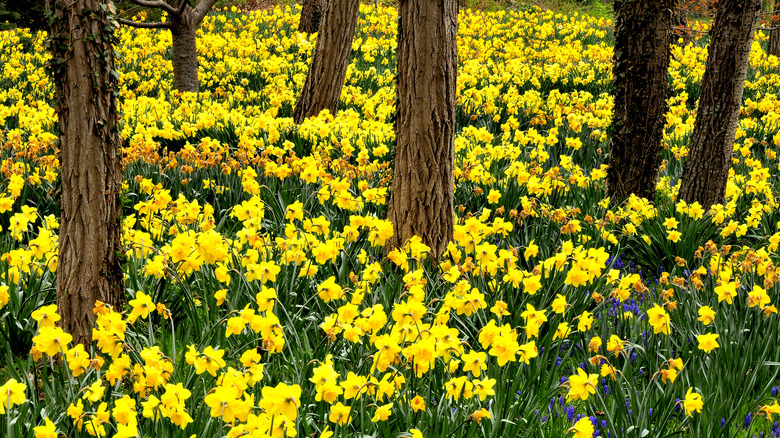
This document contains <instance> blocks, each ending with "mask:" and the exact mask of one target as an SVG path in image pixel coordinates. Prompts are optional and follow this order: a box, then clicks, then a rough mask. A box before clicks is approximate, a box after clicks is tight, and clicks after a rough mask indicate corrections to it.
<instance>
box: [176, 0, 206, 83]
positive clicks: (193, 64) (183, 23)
mask: <svg viewBox="0 0 780 438" xmlns="http://www.w3.org/2000/svg"><path fill="white" fill-rule="evenodd" d="M171 18H174V21H172V24H171V43H172V46H173V88H174V89H176V90H179V91H191V92H193V93H197V92H198V91H199V90H200V87H199V84H198V47H197V45H196V44H195V35H196V31H197V30H198V24H199V22H198V20H197V18H196V17H195V14H194V11H193V9H192V8H191V7H190V6H189V5H187V6H185V7H184V10H183V11H182V14H181V16H179V17H176V16H174V17H171Z"/></svg>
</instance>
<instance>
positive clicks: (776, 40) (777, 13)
mask: <svg viewBox="0 0 780 438" xmlns="http://www.w3.org/2000/svg"><path fill="white" fill-rule="evenodd" d="M777 3H778V0H775V4H774V6H773V7H772V20H771V23H772V30H771V31H769V50H767V53H768V54H770V55H775V56H778V57H780V28H778V26H780V8H778V4H777Z"/></svg>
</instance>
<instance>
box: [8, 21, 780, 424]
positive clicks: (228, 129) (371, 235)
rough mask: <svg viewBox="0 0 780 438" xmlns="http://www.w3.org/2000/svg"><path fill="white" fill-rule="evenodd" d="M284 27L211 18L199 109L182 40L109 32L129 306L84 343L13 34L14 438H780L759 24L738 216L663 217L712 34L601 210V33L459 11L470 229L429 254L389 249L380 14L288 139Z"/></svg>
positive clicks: (390, 40) (774, 213) (775, 220)
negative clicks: (648, 148)
mask: <svg viewBox="0 0 780 438" xmlns="http://www.w3.org/2000/svg"><path fill="white" fill-rule="evenodd" d="M297 20H298V16H297V11H296V10H293V9H290V8H275V9H269V10H264V11H255V12H252V13H250V14H249V15H244V14H243V13H239V12H238V11H230V10H227V11H220V12H219V13H215V14H212V15H210V16H209V17H208V18H207V19H206V21H205V22H204V24H203V26H201V29H200V30H199V41H198V44H199V55H200V80H201V89H202V90H203V91H202V92H201V93H200V95H199V96H196V95H192V94H185V95H180V94H177V93H176V92H173V91H171V83H172V80H171V75H172V66H171V61H170V56H171V53H170V49H169V46H170V36H169V34H168V33H166V32H158V31H150V30H136V29H124V28H123V29H121V30H120V32H119V40H120V45H119V47H118V50H119V53H120V57H119V61H118V63H119V65H118V67H117V68H118V70H119V75H120V77H119V80H120V84H121V90H120V92H119V93H120V96H121V99H120V100H121V110H122V115H123V117H122V120H121V134H122V138H123V141H124V142H125V145H126V148H125V154H124V163H125V191H124V212H125V219H124V228H125V231H124V241H125V243H126V246H127V253H126V256H127V261H126V264H125V266H126V286H127V294H128V303H127V305H126V306H125V308H122V309H108V308H105V307H101V306H98V307H97V308H96V309H95V311H96V314H97V326H96V328H95V331H94V332H93V337H94V339H95V341H94V343H93V344H92V345H91V346H90V347H89V348H86V349H85V348H83V347H78V346H77V347H74V346H73V345H72V343H69V342H68V341H69V339H68V335H67V334H65V333H63V332H61V330H59V329H58V328H56V321H57V316H56V307H53V303H55V301H56V300H55V296H54V295H55V288H54V282H55V275H56V263H57V259H56V254H57V244H58V242H57V225H58V224H57V217H58V214H59V210H58V204H57V196H58V190H59V188H58V185H57V173H58V161H57V151H56V145H55V139H56V131H55V129H56V127H55V121H56V116H55V112H54V109H53V107H52V105H53V95H52V93H53V87H52V85H51V84H50V83H49V81H48V79H47V76H46V74H45V71H44V67H43V66H44V63H45V61H46V58H47V55H46V54H45V50H44V48H43V42H44V39H43V36H42V35H40V34H39V35H32V34H30V33H28V32H25V31H21V30H15V31H7V32H3V33H0V53H2V55H0V71H2V75H0V126H2V128H1V129H0V146H1V147H0V158H2V164H0V172H2V173H3V181H2V183H0V189H2V196H0V226H2V230H3V231H2V233H1V234H0V254H3V255H2V257H0V282H2V286H0V304H2V306H1V307H0V333H1V334H2V339H3V341H2V343H3V348H2V349H0V350H2V352H0V384H1V385H2V386H1V387H0V402H2V403H1V404H0V406H1V407H0V415H2V416H3V417H2V420H3V421H0V436H4V437H5V436H9V437H11V436H13V437H18V436H33V435H35V434H38V436H53V435H52V434H56V433H60V434H62V435H64V436H68V437H79V436H104V435H105V436H127V437H131V436H136V435H137V436H141V437H190V436H192V435H197V436H202V437H218V436H229V437H240V436H254V437H261V436H266V435H272V436H285V435H286V436H295V435H298V436H330V435H329V434H330V433H333V434H334V436H420V434H421V435H422V436H425V437H437V436H445V435H453V436H463V437H467V436H469V437H470V436H495V435H499V434H501V435H505V436H514V435H523V436H553V437H556V436H565V435H567V433H568V434H574V435H576V436H578V437H584V436H594V434H597V435H598V436H612V437H624V436H639V437H643V436H670V435H690V436H700V437H710V436H719V435H723V436H748V437H749V436H758V435H759V434H761V433H763V434H764V436H769V435H772V436H780V429H779V428H778V425H777V423H776V422H775V419H776V417H775V418H773V417H774V415H775V414H780V406H778V404H777V397H778V385H780V380H778V372H780V368H779V367H780V348H778V345H780V323H778V315H777V308H776V307H775V305H776V303H777V301H778V299H779V298H778V286H776V284H777V283H778V282H779V280H780V279H778V274H777V273H776V268H775V263H774V262H775V261H776V260H777V259H778V256H777V249H778V245H780V232H779V231H778V225H779V224H780V212H778V204H777V201H776V199H775V196H776V193H777V189H778V187H777V184H778V183H777V172H778V158H777V150H778V146H780V134H778V132H779V131H780V125H778V118H780V103H778V99H777V95H776V93H777V91H776V90H777V87H778V86H779V84H780V76H778V74H777V73H776V72H777V68H778V59H777V58H775V57H767V56H766V55H765V53H764V51H763V50H762V47H761V45H762V44H765V40H766V36H765V35H763V34H761V32H759V36H758V38H757V41H756V42H754V45H753V51H752V55H751V66H750V69H749V72H748V78H747V84H746V87H745V102H744V107H743V110H742V115H741V120H740V128H739V130H738V132H737V143H736V144H735V147H734V150H735V155H734V159H733V166H732V169H733V174H732V176H731V178H730V181H729V185H728V189H727V199H726V201H727V202H726V204H725V205H722V206H716V207H715V208H714V209H713V210H712V211H709V212H706V211H703V209H702V208H701V207H700V206H698V205H696V204H694V205H685V204H682V203H676V202H675V201H674V200H675V197H676V190H677V185H678V179H679V176H680V173H681V171H682V160H684V157H685V156H686V154H687V147H686V145H687V144H688V140H689V136H690V133H691V131H692V129H693V117H694V114H695V103H696V99H697V97H698V93H699V90H700V87H699V82H700V80H701V76H702V74H703V71H704V59H705V58H706V50H705V49H704V44H705V43H706V40H705V39H703V38H702V39H698V40H696V41H694V43H693V44H690V45H688V46H686V47H674V48H673V60H672V63H671V68H670V86H671V87H672V88H673V89H674V95H673V96H672V97H671V98H670V101H669V103H670V111H669V114H668V117H667V119H668V126H667V130H666V135H665V141H664V143H665V150H664V151H663V159H664V162H663V166H662V170H661V174H660V176H659V184H658V187H659V190H658V195H657V196H656V198H655V199H653V200H643V199H639V198H631V199H630V200H628V201H627V202H626V203H624V204H623V205H618V206H615V205H610V203H609V200H607V199H605V193H606V192H605V186H604V178H605V175H606V172H605V170H606V169H605V165H604V162H605V159H606V155H607V153H608V149H609V143H608V134H609V132H608V131H609V129H608V127H609V124H610V117H611V111H612V102H611V98H610V96H609V91H610V81H611V60H612V49H611V46H610V45H611V25H612V24H611V23H610V22H609V21H607V20H605V19H593V18H590V17H586V16H579V15H576V16H575V15H572V16H567V15H562V14H556V13H554V12H549V11H548V12H541V11H540V10H537V9H527V10H522V11H501V12H490V13H488V12H477V11H471V10H463V11H461V15H460V17H459V26H460V28H459V58H460V70H459V77H458V96H459V97H458V110H457V123H458V135H457V137H456V181H455V186H456V192H455V196H456V208H455V214H456V216H457V219H458V221H457V226H456V229H455V239H454V241H453V242H452V244H451V246H450V249H449V251H448V254H447V255H446V256H445V257H444V258H443V259H441V260H438V261H436V262H434V261H432V260H430V259H427V258H426V257H425V250H426V248H425V247H424V245H422V244H421V243H420V242H410V243H409V244H408V245H407V247H406V248H404V249H403V250H396V251H393V252H390V253H389V254H387V255H386V254H385V251H384V242H385V241H386V240H387V239H388V237H389V235H390V233H392V226H391V225H390V224H389V222H387V221H385V220H384V219H383V218H384V214H385V199H386V196H387V194H388V188H389V187H390V181H391V178H392V169H391V165H392V157H393V149H394V147H393V132H394V131H393V114H394V107H393V105H394V100H395V94H394V89H393V80H394V69H395V60H394V45H395V10H394V9H391V8H381V7H380V8H374V7H364V8H363V9H362V16H361V20H360V22H359V24H358V34H357V36H356V38H355V42H354V43H353V49H354V53H353V60H352V65H351V66H350V68H349V70H348V73H347V80H346V86H345V88H344V93H343V95H342V104H341V108H340V111H339V113H338V115H337V116H336V117H335V118H334V117H333V116H331V115H329V114H322V115H321V116H320V117H318V118H314V119H310V120H307V121H306V122H304V123H303V124H301V125H299V126H297V125H295V124H294V123H293V122H292V119H291V115H292V106H293V104H294V102H295V98H296V97H297V94H298V92H299V90H300V88H301V86H302V84H303V82H304V79H305V76H306V69H307V68H308V61H309V57H310V55H311V52H312V48H313V43H314V40H313V39H312V38H311V37H308V36H306V35H300V34H298V33H297V32H296V31H295V29H297ZM61 352H64V353H65V354H64V355H62V356H57V354H58V353H61ZM63 356H64V357H63ZM35 428H38V429H35ZM55 431H56V432H55ZM567 431H569V432H567ZM48 432H51V433H50V434H49V435H46V433H48Z"/></svg>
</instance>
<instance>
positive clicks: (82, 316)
mask: <svg viewBox="0 0 780 438" xmlns="http://www.w3.org/2000/svg"><path fill="white" fill-rule="evenodd" d="M101 6H102V5H101V4H100V2H99V1H98V0H76V1H73V0H55V1H54V5H53V13H54V19H53V21H52V25H51V42H50V43H51V53H52V60H51V70H52V74H53V76H54V84H55V89H56V95H57V103H58V116H59V131H60V138H59V140H60V162H61V168H60V178H61V180H62V199H61V210H62V216H61V218H60V243H59V245H60V248H59V264H58V268H57V295H58V307H59V312H60V314H61V316H62V320H61V324H62V327H63V329H64V330H66V331H68V332H69V333H71V334H72V335H73V338H74V342H75V343H85V344H86V343H88V342H90V340H91V337H92V332H91V328H92V324H93V322H94V314H93V308H94V307H95V303H96V301H102V302H104V303H106V304H108V305H110V306H113V307H114V308H116V309H119V306H120V304H121V302H122V298H123V294H124V276H123V272H122V266H121V262H122V254H123V252H122V247H121V226H122V224H121V207H120V200H119V196H120V190H121V185H122V168H121V161H120V160H121V150H120V144H119V142H120V140H119V133H118V130H117V106H116V105H117V102H116V97H115V90H117V87H118V83H117V79H116V76H115V75H114V74H113V73H114V52H113V47H112V35H111V31H110V29H111V25H110V23H109V20H108V17H107V15H106V13H105V11H104V10H103V9H102V7H101Z"/></svg>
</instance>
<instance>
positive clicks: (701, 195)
mask: <svg viewBox="0 0 780 438" xmlns="http://www.w3.org/2000/svg"><path fill="white" fill-rule="evenodd" d="M760 11H761V1H760V0H721V1H720V2H718V12H717V15H716V16H715V24H714V25H713V27H712V31H711V34H712V37H711V40H710V45H709V53H708V57H707V67H706V69H705V71H704V77H703V78H702V92H701V97H700V98H699V109H698V112H697V113H696V122H695V123H694V127H693V136H692V138H691V147H690V153H689V155H688V159H687V160H686V161H685V164H684V166H683V173H682V179H681V183H680V192H679V195H678V198H679V199H680V200H683V201H685V202H687V203H689V204H690V203H693V202H698V203H699V204H701V206H702V207H703V208H704V209H706V210H708V209H709V208H710V207H711V206H712V205H713V204H720V203H723V201H724V197H725V193H726V183H727V182H728V175H729V168H730V166H731V156H732V152H733V149H734V137H735V134H736V131H737V122H738V121H739V109H740V107H741V105H742V92H743V91H744V88H745V75H746V74H747V68H748V61H749V57H750V46H751V43H752V42H753V33H754V31H755V28H756V22H757V21H758V15H759V12H760Z"/></svg>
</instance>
